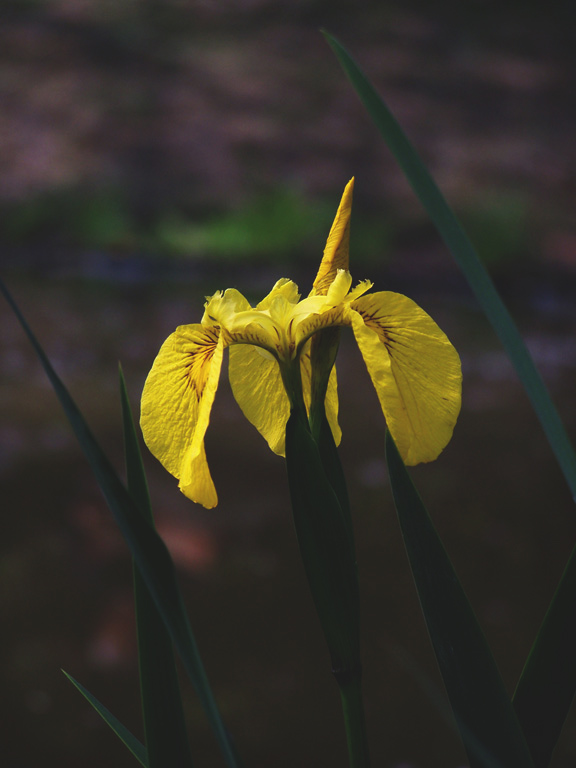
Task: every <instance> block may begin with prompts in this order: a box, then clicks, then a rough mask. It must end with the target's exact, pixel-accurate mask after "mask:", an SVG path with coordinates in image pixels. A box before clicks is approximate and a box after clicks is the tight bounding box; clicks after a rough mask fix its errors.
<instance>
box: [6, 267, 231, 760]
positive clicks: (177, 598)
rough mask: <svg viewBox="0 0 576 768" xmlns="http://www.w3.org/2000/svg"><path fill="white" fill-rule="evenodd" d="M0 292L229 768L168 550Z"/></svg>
mask: <svg viewBox="0 0 576 768" xmlns="http://www.w3.org/2000/svg"><path fill="white" fill-rule="evenodd" d="M0 292H1V293H2V294H3V295H4V297H5V298H6V300H7V302H8V303H9V304H10V306H11V307H12V310H13V312H14V314H15V315H16V317H17V318H18V321H19V322H20V325H21V326H22V329H23V330H24V333H25V334H26V336H27V337H28V340H29V341H30V344H31V345H32V347H33V348H34V350H35V352H36V354H37V356H38V358H39V360H40V362H41V364H42V367H43V368H44V371H45V373H46V375H47V377H48V379H49V381H50V383H51V384H52V387H53V389H54V391H55V393H56V395H57V397H58V399H59V401H60V404H61V406H62V408H63V410H64V412H65V414H66V417H67V418H68V421H69V423H70V425H71V427H72V429H73V431H74V433H75V435H76V439H77V440H78V442H79V444H80V447H81V448H82V450H83V452H84V455H85V456H86V458H87V459H88V462H89V464H90V467H91V468H92V471H93V473H94V476H95V478H96V481H97V482H98V485H99V486H100V490H101V491H102V493H103V495H104V498H105V499H106V502H107V504H108V506H109V508H110V511H111V512H112V514H113V516H114V519H115V520H116V523H117V525H118V527H119V528H120V531H121V532H122V535H123V537H124V539H125V541H126V543H127V545H128V547H129V549H130V551H131V553H132V557H133V558H134V560H135V562H136V564H137V566H138V570H139V571H140V573H141V575H142V578H143V579H144V581H145V582H146V586H147V587H148V590H149V591H150V594H151V596H152V598H153V600H154V603H155V605H156V608H157V609H158V612H159V613H160V615H161V616H162V619H163V621H164V623H165V625H166V628H167V629H168V632H169V633H170V637H171V638H172V642H173V643H174V646H175V647H176V650H177V651H178V653H179V655H180V657H181V659H182V662H183V664H184V668H185V669H186V672H187V674H188V676H189V678H190V680H191V681H192V684H193V686H194V688H195V690H196V693H197V695H198V697H199V699H200V702H201V704H202V707H203V709H204V711H205V712H206V715H207V717H208V720H209V722H210V725H211V727H212V730H213V731H214V734H215V736H216V738H217V740H218V744H219V747H220V750H221V752H222V754H223V756H224V758H225V760H226V763H227V765H228V766H229V768H238V767H239V766H240V761H239V758H238V755H237V754H236V749H235V747H234V745H233V743H232V741H231V738H230V735H229V734H228V732H227V730H226V728H225V727H224V723H223V722H222V718H221V715H220V712H219V711H218V707H217V705H216V702H215V700H214V696H213V694H212V690H211V688H210V685H209V683H208V678H207V676H206V672H205V669H204V665H203V663H202V660H201V658H200V653H199V650H198V646H197V644H196V640H195V638H194V635H193V633H192V629H191V627H190V623H189V620H188V616H187V614H186V610H185V608H184V602H183V600H182V595H181V592H180V589H179V586H178V580H177V578H176V570H175V568H174V563H173V562H172V558H171V556H170V553H169V552H168V549H167V548H166V545H165V544H164V542H163V541H162V539H161V538H160V536H158V534H157V532H156V531H155V529H154V528H153V526H152V525H151V524H150V521H149V520H146V519H145V517H144V516H143V515H142V514H141V513H140V510H139V509H138V507H137V506H136V503H135V502H134V500H133V499H132V496H131V495H130V494H129V493H128V490H127V489H126V487H125V486H124V484H123V483H122V482H121V481H120V479H119V478H118V475H117V474H116V472H115V470H114V468H113V467H112V465H111V464H110V462H109V460H108V458H107V457H106V455H105V454H104V452H103V451H102V449H101V448H100V445H99V444H98V442H97V441H96V439H95V438H94V435H93V434H92V432H91V431H90V429H89V427H88V425H87V424H86V421H85V419H84V417H83V415H82V413H81V412H80V410H79V409H78V407H77V405H76V403H75V402H74V400H73V399H72V397H71V396H70V393H69V392H68V390H67V389H66V387H65V386H64V384H63V383H62V381H61V380H60V378H59V376H58V375H57V373H56V371H55V370H54V368H53V367H52V364H51V363H50V360H49V359H48V357H47V356H46V354H45V352H44V350H43V349H42V346H41V345H40V343H39V342H38V340H37V339H36V337H35V335H34V334H33V333H32V330H31V328H30V326H29V325H28V323H27V322H26V319H25V318H24V316H23V314H22V313H21V311H20V309H19V308H18V306H17V304H16V302H15V301H14V299H13V298H12V296H11V295H10V293H9V291H8V289H7V288H6V286H5V285H4V282H3V281H2V280H1V279H0Z"/></svg>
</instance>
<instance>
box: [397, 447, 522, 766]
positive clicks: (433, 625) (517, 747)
mask: <svg viewBox="0 0 576 768" xmlns="http://www.w3.org/2000/svg"><path fill="white" fill-rule="evenodd" d="M386 461H387V464H388V472H389V474H390V483H391V485H392V493H393V496H394V504H395V506H396V511H397V513H398V519H399V521H400V527H401V529H402V535H403V537H404V543H405V546H406V552H407V554H408V559H409V560H410V566H411V568H412V574H413V576H414V581H415V583H416V589H417V590H418V597H419V599H420V604H421V606H422V612H423V614H424V618H425V620H426V625H427V627H428V632H429V634H430V639H431V641H432V645H433V647H434V652H435V654H436V659H437V661H438V666H439V667H440V672H441V674H442V678H443V680H444V685H445V686H446V691H447V693H448V698H449V699H450V704H451V706H452V711H453V713H454V717H455V719H456V724H457V725H458V729H459V730H460V735H461V737H462V741H463V742H464V746H465V748H466V751H467V752H468V757H469V759H470V765H471V768H533V765H534V764H533V762H532V758H531V755H530V751H529V749H528V746H527V744H526V741H525V739H524V735H523V733H522V729H521V728H520V725H519V723H518V720H517V718H516V714H515V712H514V709H513V708H512V704H511V703H510V699H509V697H508V694H507V692H506V689H505V687H504V683H503V682H502V678H501V677H500V673H499V672H498V669H497V667H496V663H495V661H494V658H493V657H492V653H491V651H490V648H489V647H488V644H487V642H486V639H485V637H484V634H483V632H482V630H481V628H480V626H479V625H478V622H477V620H476V617H475V615H474V612H473V610H472V607H471V606H470V603H469V602H468V598H467V597H466V594H465V592H464V590H463V588H462V586H461V584H460V581H459V580H458V577H457V575H456V573H455V571H454V568H453V567H452V563H451V562H450V559H449V557H448V555H447V553H446V550H445V549H444V546H443V544H442V542H441V540H440V537H439V536H438V533H437V531H436V528H435V527H434V524H433V522H432V520H431V519H430V516H429V515H428V512H427V511H426V508H425V507H424V504H423V503H422V500H421V499H420V496H419V495H418V492H417V490H416V488H415V487H414V485H413V483H412V480H411V478H410V475H409V474H408V471H407V469H406V467H405V466H404V463H403V461H402V459H401V458H400V454H399V453H398V449H397V448H396V445H395V443H394V441H393V439H392V437H391V435H390V432H387V433H386Z"/></svg>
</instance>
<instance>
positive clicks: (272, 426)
mask: <svg viewBox="0 0 576 768" xmlns="http://www.w3.org/2000/svg"><path fill="white" fill-rule="evenodd" d="M228 374H229V378H230V386H231V387H232V393H233V395H234V397H235V398H236V402H237V403H238V405H239V406H240V408H241V409H242V412H243V413H244V415H245V416H246V418H247V419H248V421H249V422H250V423H251V424H253V425H254V426H255V427H256V429H257V430H258V432H260V434H261V435H262V437H264V439H265V440H266V441H267V442H268V445H269V446H270V448H271V449H272V450H273V451H274V453H278V454H279V455H280V456H283V455H284V438H285V432H286V422H287V421H288V416H289V415H290V403H289V401H288V395H287V394H286V390H285V389H284V384H283V383H282V376H281V374H280V367H279V365H278V363H277V361H276V360H275V359H274V358H273V357H272V356H271V355H267V354H266V352H265V351H263V350H261V349H259V348H258V347H253V346H250V345H248V344H238V345H234V346H232V347H230V363H229V371H228Z"/></svg>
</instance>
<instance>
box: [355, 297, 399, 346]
mask: <svg viewBox="0 0 576 768" xmlns="http://www.w3.org/2000/svg"><path fill="white" fill-rule="evenodd" d="M355 310H356V312H358V314H359V315H360V316H361V317H362V320H364V322H365V323H366V325H367V326H368V327H369V328H372V330H373V331H375V332H376V334H377V336H378V338H379V339H380V341H381V342H382V344H384V346H385V347H386V349H387V351H388V353H389V354H390V355H391V354H392V349H393V347H394V346H401V345H402V342H401V341H400V340H399V339H398V338H397V337H396V338H394V337H393V336H391V335H389V333H388V332H387V331H386V328H385V325H386V323H385V319H386V315H380V314H378V312H367V311H366V310H365V309H360V308H357V307H355Z"/></svg>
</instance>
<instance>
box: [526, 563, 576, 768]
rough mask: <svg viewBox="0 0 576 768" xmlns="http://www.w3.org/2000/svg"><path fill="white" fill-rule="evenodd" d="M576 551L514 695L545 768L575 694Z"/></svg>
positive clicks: (537, 762) (530, 742)
mask: <svg viewBox="0 0 576 768" xmlns="http://www.w3.org/2000/svg"><path fill="white" fill-rule="evenodd" d="M575 605H576V548H575V549H574V550H573V551H572V554H571V555H570V559H569V561H568V564H567V566H566V569H565V571H564V574H563V575H562V578H561V579H560V583H559V585H558V588H557V590H556V593H555V595H554V598H553V599H552V602H551V603H550V606H549V608H548V611H547V613H546V616H545V617H544V621H543V622H542V626H541V627H540V630H539V632H538V635H537V637H536V640H535V642H534V644H533V646H532V649H531V651H530V654H529V656H528V660H527V662H526V664H525V666H524V669H523V671H522V675H521V677H520V680H519V682H518V686H517V687H516V691H515V693H514V697H513V703H514V709H515V710H516V713H517V715H518V719H519V721H520V724H521V725H522V728H523V730H524V733H525V734H526V740H527V742H528V745H529V747H530V750H531V752H532V755H533V757H534V763H535V765H536V768H546V766H548V764H549V763H550V760H551V758H552V753H553V751H554V747H555V746H556V743H557V742H558V739H559V738H560V733H561V731H562V726H563V724H564V721H565V720H566V717H567V716H568V712H569V711H570V707H571V705H572V702H573V700H574V695H575V693H576V653H575V649H576V611H575V610H574V606H575Z"/></svg>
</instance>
